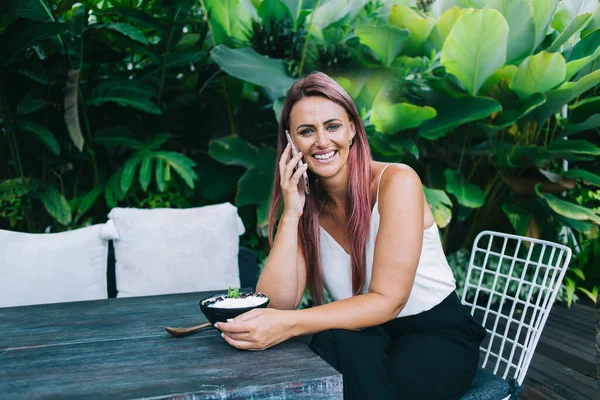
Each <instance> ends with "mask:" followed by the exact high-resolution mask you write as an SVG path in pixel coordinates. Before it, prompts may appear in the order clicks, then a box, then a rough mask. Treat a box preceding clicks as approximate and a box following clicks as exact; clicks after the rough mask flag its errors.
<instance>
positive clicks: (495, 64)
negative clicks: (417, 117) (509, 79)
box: [440, 10, 508, 96]
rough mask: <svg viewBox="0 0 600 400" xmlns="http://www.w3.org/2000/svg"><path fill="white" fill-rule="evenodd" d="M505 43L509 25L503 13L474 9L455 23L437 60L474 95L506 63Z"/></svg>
mask: <svg viewBox="0 0 600 400" xmlns="http://www.w3.org/2000/svg"><path fill="white" fill-rule="evenodd" d="M507 40H508V24H507V23H506V20H505V19H504V17H503V16H502V14H500V13H499V12H498V11H496V10H475V11H473V12H471V13H468V14H464V15H463V16H462V17H460V19H458V21H456V23H455V24H454V27H453V28H452V30H451V31H450V33H449V34H448V37H447V38H446V41H445V42H444V46H443V47H442V56H441V58H440V61H441V63H442V65H443V66H444V67H446V70H447V71H448V72H449V73H451V74H452V75H454V76H456V77H457V78H458V80H459V81H460V82H461V83H462V84H463V85H464V86H465V89H466V90H467V92H468V93H469V94H471V95H473V96H474V95H476V94H477V93H478V92H479V88H480V87H481V85H483V83H484V82H485V81H486V80H487V79H488V78H489V77H490V76H491V75H492V74H493V73H494V72H495V71H496V70H498V69H499V68H500V67H502V66H503V65H504V63H505V62H506V46H507Z"/></svg>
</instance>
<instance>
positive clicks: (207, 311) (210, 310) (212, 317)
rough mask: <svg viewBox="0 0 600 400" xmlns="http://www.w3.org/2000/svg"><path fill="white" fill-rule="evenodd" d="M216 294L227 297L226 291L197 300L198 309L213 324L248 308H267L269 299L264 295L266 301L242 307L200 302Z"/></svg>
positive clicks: (215, 295) (239, 313)
mask: <svg viewBox="0 0 600 400" xmlns="http://www.w3.org/2000/svg"><path fill="white" fill-rule="evenodd" d="M240 294H241V293H240ZM217 296H222V297H227V293H217V294H211V295H210V296H207V297H205V298H203V299H202V300H200V301H199V302H198V304H199V305H200V310H202V312H203V313H204V315H205V316H206V319H208V320H209V321H210V323H211V324H213V325H214V324H215V323H217V322H227V320H228V319H230V318H235V317H237V316H238V315H241V314H243V313H245V312H248V311H250V310H253V309H255V308H267V306H268V305H269V302H270V301H271V299H269V298H268V297H266V299H267V301H265V302H264V303H262V304H259V305H258V306H251V307H242V308H219V307H208V306H205V305H204V304H202V303H204V301H205V300H207V299H210V298H213V297H217Z"/></svg>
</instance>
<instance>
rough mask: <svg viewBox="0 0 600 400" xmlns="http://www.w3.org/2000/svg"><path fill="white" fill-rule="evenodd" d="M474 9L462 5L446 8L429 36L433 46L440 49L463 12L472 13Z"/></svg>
mask: <svg viewBox="0 0 600 400" xmlns="http://www.w3.org/2000/svg"><path fill="white" fill-rule="evenodd" d="M471 11H472V10H470V9H465V8H461V7H452V8H449V9H448V10H446V11H445V12H444V13H443V14H442V15H441V16H440V18H439V19H438V21H437V22H436V24H435V26H434V27H433V29H432V30H431V34H430V36H429V40H430V41H431V43H432V44H433V47H434V48H435V49H436V50H437V51H440V50H441V49H442V46H443V45H444V42H445V41H446V37H448V34H449V33H450V31H451V30H452V28H453V27H454V24H455V23H456V21H458V19H459V18H460V17H462V16H463V14H466V13H470V12H471Z"/></svg>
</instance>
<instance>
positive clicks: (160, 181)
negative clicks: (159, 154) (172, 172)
mask: <svg viewBox="0 0 600 400" xmlns="http://www.w3.org/2000/svg"><path fill="white" fill-rule="evenodd" d="M166 166H167V163H166V162H164V161H163V160H160V159H159V160H156V171H155V173H156V186H158V190H160V191H161V192H164V191H165V189H166V187H167V182H166V179H165V168H166Z"/></svg>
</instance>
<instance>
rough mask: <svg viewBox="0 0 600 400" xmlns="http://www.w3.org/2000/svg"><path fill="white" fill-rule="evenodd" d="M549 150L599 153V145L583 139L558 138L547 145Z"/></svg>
mask: <svg viewBox="0 0 600 400" xmlns="http://www.w3.org/2000/svg"><path fill="white" fill-rule="evenodd" d="M547 149H548V151H550V152H560V153H577V154H589V155H592V156H599V155H600V147H598V146H596V145H595V144H593V143H590V142H588V141H585V140H563V139H558V140H555V141H553V142H552V143H550V144H549V145H548V147H547Z"/></svg>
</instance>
